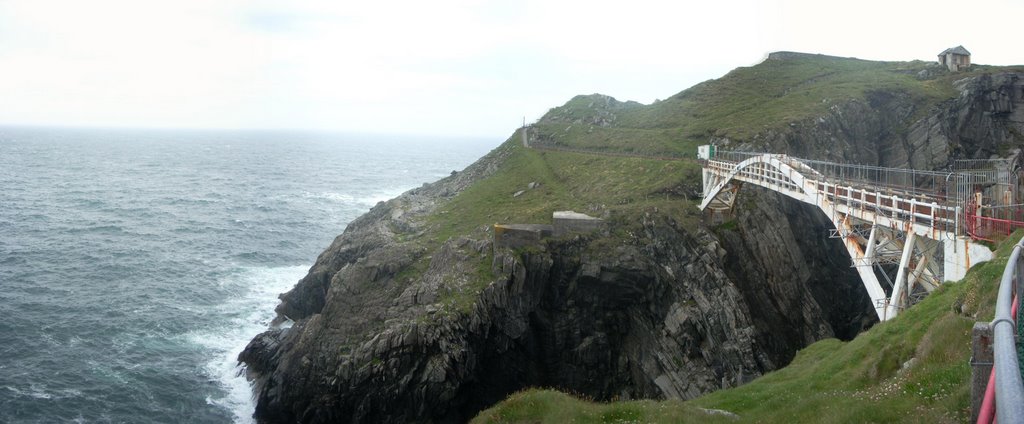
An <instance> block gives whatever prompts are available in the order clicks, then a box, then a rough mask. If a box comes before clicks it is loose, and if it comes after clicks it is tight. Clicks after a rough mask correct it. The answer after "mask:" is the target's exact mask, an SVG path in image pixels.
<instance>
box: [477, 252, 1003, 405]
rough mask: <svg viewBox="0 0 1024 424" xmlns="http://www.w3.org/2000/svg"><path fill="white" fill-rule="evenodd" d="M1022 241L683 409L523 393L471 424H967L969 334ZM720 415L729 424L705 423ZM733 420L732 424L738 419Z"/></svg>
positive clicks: (986, 312) (990, 311)
mask: <svg viewBox="0 0 1024 424" xmlns="http://www.w3.org/2000/svg"><path fill="white" fill-rule="evenodd" d="M1020 236H1021V235H1020V234H1017V235H1015V236H1013V237H1010V238H1009V239H1007V240H1004V241H1003V242H1002V243H1001V244H1000V245H999V246H998V249H997V251H998V256H997V257H996V259H994V260H992V261H990V262H988V263H985V264H983V265H980V266H978V267H976V268H974V269H972V270H971V271H970V272H969V273H968V275H967V277H965V278H964V280H963V281H960V282H957V283H949V284H945V285H943V286H942V287H941V288H940V289H939V290H937V291H936V292H934V293H932V294H931V295H930V296H928V297H927V298H926V299H925V300H923V301H922V302H921V303H919V304H917V305H915V306H914V307H913V308H911V309H910V310H908V311H906V312H904V313H903V314H900V315H899V316H898V317H896V318H895V319H893V320H891V321H887V322H885V323H881V324H879V325H876V326H874V327H872V328H871V329H870V330H868V331H866V332H864V333H862V334H860V335H859V336H857V337H856V338H855V339H853V340H851V341H849V342H842V341H839V340H836V339H827V340H822V341H819V342H817V343H814V344H812V345H810V346H808V347H806V348H804V349H802V350H801V351H800V352H799V353H798V354H797V356H796V358H795V359H794V360H793V362H791V363H790V364H789V365H788V366H786V367H785V368H782V369H780V370H778V371H775V372H772V373H769V374H767V375H765V376H763V377H761V378H758V379H757V380H754V381H753V382H751V383H749V384H747V385H744V386H740V387H736V388H732V389H725V390H721V391H717V392H714V393H711V394H709V395H706V396H703V397H700V398H697V399H694V400H690V401H680V400H666V401H649V400H648V401H630V402H612V403H595V402H590V401H586V400H582V399H579V398H577V397H574V396H570V395H567V394H564V393H560V392H556V391H551V390H539V389H533V390H527V391H523V392H520V393H516V394H515V395H512V396H511V397H509V398H508V399H507V400H505V401H504V402H502V403H500V404H499V405H497V406H495V407H493V408H490V409H488V410H486V411H483V412H482V413H480V415H479V416H477V418H476V419H474V421H473V422H474V423H520V422H529V423H563V422H577V423H612V422H652V423H660V422H663V423H675V422H736V421H737V420H736V418H739V419H740V421H741V422H789V423H796V422H807V423H815V422H927V423H939V422H965V421H968V419H969V415H970V386H969V384H967V382H968V381H969V378H970V374H971V370H970V365H969V359H970V355H971V346H970V343H971V328H972V326H973V325H974V323H975V322H976V321H987V320H991V319H992V316H993V315H994V312H995V311H994V306H995V297H996V291H997V289H998V285H999V279H1000V276H1001V275H1002V273H1003V268H1004V267H1005V266H1006V260H1007V257H1008V256H1009V253H1010V250H1012V247H1013V245H1014V244H1016V242H1017V241H1018V240H1019V239H1020ZM709 409H711V410H721V411H727V412H729V413H731V414H735V416H729V415H723V414H712V413H708V412H707V410H709ZM737 416H738V417H737Z"/></svg>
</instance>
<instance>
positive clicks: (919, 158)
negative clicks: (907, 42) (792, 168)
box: [712, 72, 1024, 169]
mask: <svg viewBox="0 0 1024 424" xmlns="http://www.w3.org/2000/svg"><path fill="white" fill-rule="evenodd" d="M953 86H954V88H955V89H956V90H957V91H958V93H959V94H958V95H957V97H956V98H954V99H951V100H948V101H945V102H943V103H941V104H939V105H938V106H937V107H935V108H933V109H929V110H926V111H922V110H919V108H920V106H919V105H917V104H915V102H914V99H912V98H911V96H909V95H908V94H907V93H905V92H902V91H899V90H896V91H887V90H873V91H869V92H868V93H866V96H865V97H866V98H865V99H863V100H861V99H856V100H847V101H842V102H837V103H836V104H834V105H832V107H830V108H829V110H828V113H826V114H824V115H822V116H817V117H814V118H812V119H806V120H801V121H795V122H792V123H790V124H789V127H790V128H789V129H788V130H785V131H779V130H768V131H764V132H762V133H759V134H758V135H757V136H755V137H753V138H752V139H751V140H730V139H728V138H713V139H712V141H713V142H715V143H716V144H719V145H722V146H726V148H730V146H732V147H733V148H738V149H757V150H764V151H772V152H788V153H789V154H792V155H794V156H798V157H805V158H817V159H824V160H831V161H840V162H849V163H858V164H866V165H877V166H885V167H906V168H917V169H946V168H947V167H948V166H949V165H951V164H952V161H953V160H954V159H988V158H990V157H993V156H999V155H1006V154H1007V153H1008V152H1006V151H1000V146H1009V145H1019V144H1021V143H1024V136H1022V134H1024V108H1022V106H1024V75H1022V74H1020V73H1017V72H1002V73H996V74H982V75H978V76H966V75H965V77H964V78H963V79H960V80H957V81H955V82H954V83H953ZM915 116H923V117H922V118H919V119H913V118H914V117H915Z"/></svg>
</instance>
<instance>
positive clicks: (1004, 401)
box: [992, 239, 1024, 423]
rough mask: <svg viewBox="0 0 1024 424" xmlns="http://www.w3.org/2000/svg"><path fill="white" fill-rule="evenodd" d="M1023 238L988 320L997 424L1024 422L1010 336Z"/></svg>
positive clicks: (1023, 385)
mask: <svg viewBox="0 0 1024 424" xmlns="http://www.w3.org/2000/svg"><path fill="white" fill-rule="evenodd" d="M1022 248H1024V239H1021V241H1019V242H1017V245H1016V246H1014V248H1013V253H1011V254H1010V259H1009V260H1008V261H1007V262H1006V268H1005V269H1004V270H1003V278H1002V280H1001V281H1000V282H999V297H998V299H997V300H996V316H995V319H994V320H993V321H992V339H993V341H994V343H993V352H994V354H995V361H994V364H993V366H992V369H993V370H995V373H996V416H997V419H998V421H999V422H1001V423H1019V422H1024V382H1022V380H1021V375H1020V365H1019V363H1018V359H1017V344H1016V342H1015V341H1014V334H1015V333H1016V332H1017V331H1016V330H1017V326H1016V324H1015V321H1014V318H1016V317H1014V316H1013V315H1014V314H1013V312H1014V310H1015V309H1016V308H1014V303H1016V302H1014V296H1013V295H1014V293H1013V292H1014V287H1013V283H1014V279H1015V277H1017V275H1016V274H1017V272H1016V271H1017V265H1018V263H1017V262H1018V261H1020V251H1021V249H1022Z"/></svg>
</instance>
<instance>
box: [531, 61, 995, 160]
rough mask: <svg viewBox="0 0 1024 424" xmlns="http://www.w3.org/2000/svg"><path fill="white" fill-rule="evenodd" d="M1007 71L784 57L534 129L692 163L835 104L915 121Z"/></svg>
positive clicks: (588, 99) (563, 116) (599, 103)
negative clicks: (883, 100)
mask: <svg viewBox="0 0 1024 424" xmlns="http://www.w3.org/2000/svg"><path fill="white" fill-rule="evenodd" d="M1005 69H1007V68H991V67H985V66H975V67H972V68H971V70H970V71H968V72H960V73H951V72H946V71H945V70H944V68H941V67H939V66H938V65H937V64H932V63H926V62H921V61H914V62H877V61H868V60H860V59H853V58H840V57H833V56H824V55H812V54H802V53H786V54H784V57H783V58H781V59H768V60H765V61H764V62H762V63H759V64H757V65H754V66H750V67H741V68H737V69H735V70H733V71H732V72H729V73H728V74H726V75H725V76H723V77H721V78H718V79H715V80H710V81H706V82H704V83H701V84H698V85H696V86H694V87H691V88H689V89H687V90H685V91H683V92H681V93H678V94H676V95H674V96H671V97H669V98H667V99H665V100H661V101H657V102H655V103H653V104H651V105H641V104H639V103H636V102H617V101H611V102H609V101H608V99H609V98H607V97H606V96H600V95H589V96H577V97H575V98H573V99H572V100H570V101H569V102H567V103H566V104H565V105H563V106H560V107H557V108H554V109H552V110H551V111H550V112H549V113H548V114H546V115H545V116H544V117H543V118H542V119H541V120H540V121H539V122H538V123H537V124H535V125H534V128H535V129H536V131H537V133H538V134H539V135H540V136H541V138H542V140H543V141H546V142H550V143H555V144H560V145H565V146H569V147H576V148H590V149H601V150H609V151H627V152H638V153H651V154H682V155H687V156H688V155H692V152H693V150H694V148H695V147H696V146H697V145H699V144H706V143H707V140H708V138H709V137H711V136H719V137H729V138H731V139H734V140H749V139H750V138H751V137H753V136H754V135H755V134H758V133H760V132H763V131H766V130H771V129H780V128H784V127H785V126H787V125H789V124H790V123H792V122H796V121H800V120H803V119H808V118H814V117H817V116H821V115H822V114H824V113H825V112H826V111H827V110H828V109H829V108H830V107H832V106H834V105H836V104H841V103H843V102H847V101H850V100H864V101H867V100H868V99H869V97H870V96H871V94H872V93H874V92H888V93H900V94H901V95H905V96H907V98H909V99H910V100H911V101H912V103H913V105H914V110H915V111H916V114H917V115H916V116H915V117H914V119H916V118H919V117H921V116H923V115H924V114H925V113H927V112H928V110H929V109H930V108H931V107H932V106H934V105H936V104H938V103H940V102H942V101H944V100H947V99H950V98H953V97H954V96H956V94H957V92H956V90H955V89H954V88H953V84H952V83H953V81H955V80H958V79H961V78H964V77H966V76H969V75H972V74H977V73H984V72H992V71H993V70H1005Z"/></svg>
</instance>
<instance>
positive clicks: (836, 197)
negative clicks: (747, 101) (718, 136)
mask: <svg viewBox="0 0 1024 424" xmlns="http://www.w3.org/2000/svg"><path fill="white" fill-rule="evenodd" d="M698 158H699V159H700V160H701V162H702V165H703V179H704V199H703V201H702V202H701V204H700V208H701V210H705V209H711V210H712V213H722V212H725V211H728V210H731V209H732V207H733V205H734V203H735V201H736V196H737V194H738V192H739V190H740V188H741V187H742V186H743V185H744V184H752V185H756V186H759V187H764V188H766V189H769V190H772V191H776V192H779V193H782V194H784V195H786V196H789V197H791V198H793V199H796V200H799V201H801V202H803V203H807V204H811V205H814V206H815V207H817V208H818V209H819V210H821V212H822V213H824V214H825V215H826V216H828V217H829V219H830V220H831V221H832V224H833V225H834V226H835V229H834V230H833V232H832V236H833V237H835V238H839V239H840V240H842V242H843V244H844V245H845V247H846V251H847V253H849V255H850V258H851V259H852V265H853V267H855V268H856V269H857V273H858V275H859V276H860V279H861V281H862V282H863V284H864V289H865V290H867V292H868V295H869V296H870V298H871V299H872V300H873V302H874V305H875V312H876V313H877V314H878V318H879V320H882V321H885V320H888V319H891V318H893V317H895V316H896V315H897V314H899V312H900V310H901V309H903V308H906V307H909V306H910V305H912V304H913V303H915V302H916V301H917V300H919V299H920V298H922V297H923V296H925V295H927V294H928V293H930V292H931V291H932V290H934V289H935V288H936V287H938V286H939V284H941V283H942V282H944V281H956V280H959V279H961V278H963V277H964V275H965V274H966V273H967V270H968V269H969V268H970V267H971V266H973V265H975V264H978V263H980V262H984V261H987V260H989V259H991V258H992V252H991V250H989V249H988V248H987V247H985V246H984V245H982V244H979V243H976V242H975V241H974V239H973V238H972V237H970V236H969V234H968V232H967V231H965V230H966V229H969V227H970V225H969V224H971V223H977V220H979V219H980V218H979V217H978V216H974V215H966V214H965V211H967V210H968V209H971V206H972V205H975V206H974V207H975V208H976V205H978V204H980V203H981V198H982V197H983V194H982V191H983V189H982V187H985V188H986V189H987V190H989V191H992V188H993V187H995V188H996V189H997V190H1002V189H1003V188H1004V187H1003V185H1000V184H997V182H998V181H996V183H994V182H993V181H995V180H998V176H999V175H1000V174H998V173H997V172H988V171H969V170H964V171H962V172H934V171H921V170H911V169H896V168H881V167H870V166H858V165H848V164H839V163H832V162H822V161H814V160H806V159H799V158H793V157H790V156H787V155H782V154H768V153H742V152H724V151H716V150H715V148H714V146H701V147H700V148H699V151H698ZM1004 197H1005V195H1004ZM1011 197H1012V193H1011ZM971 210H973V209H971ZM967 221H970V223H968V222H967ZM892 274H895V276H892ZM883 283H884V286H883ZM886 288H888V290H886Z"/></svg>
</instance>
